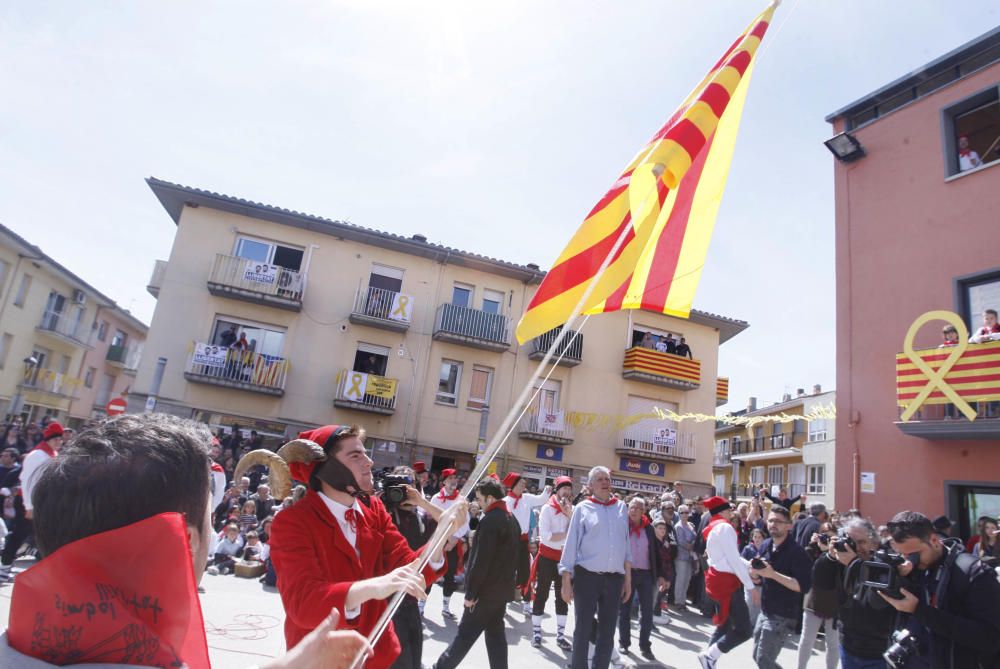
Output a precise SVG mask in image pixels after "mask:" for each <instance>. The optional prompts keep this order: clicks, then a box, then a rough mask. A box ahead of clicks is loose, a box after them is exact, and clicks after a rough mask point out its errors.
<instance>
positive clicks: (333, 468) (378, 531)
mask: <svg viewBox="0 0 1000 669" xmlns="http://www.w3.org/2000/svg"><path fill="white" fill-rule="evenodd" d="M364 437H365V432H364V430H363V429H362V428H360V427H359V426H356V425H354V426H346V425H327V426H324V427H321V428H318V429H315V430H310V431H307V432H302V433H301V434H299V438H300V439H306V440H309V441H312V442H314V443H316V444H318V445H319V446H320V447H321V448H322V449H323V451H324V453H325V455H326V458H325V460H322V461H319V462H315V461H314V462H311V463H299V462H295V463H290V467H289V468H290V470H291V474H292V476H293V477H294V478H296V479H298V480H300V481H307V482H308V483H309V491H308V492H307V493H306V495H305V497H303V498H302V500H301V501H300V502H298V503H297V504H295V505H294V506H292V507H290V508H288V509H286V510H284V511H282V512H281V513H280V514H278V516H277V517H276V518H275V519H274V524H273V525H272V527H271V539H270V545H271V561H272V562H273V563H274V567H275V570H276V571H277V573H278V589H279V591H280V592H281V601H282V603H283V604H284V607H285V615H286V619H285V642H286V644H287V645H288V647H289V648H291V647H293V646H295V645H296V644H297V643H298V642H299V640H300V639H302V638H303V637H304V636H306V635H307V634H308V633H309V632H310V631H311V630H312V629H313V628H314V627H316V626H317V625H319V624H320V623H321V622H322V621H323V619H324V618H326V616H327V615H328V614H329V612H330V610H331V609H334V610H336V611H338V612H339V613H340V615H341V620H342V623H341V625H342V626H343V627H346V628H348V629H354V630H357V631H358V632H359V633H361V634H362V635H365V636H367V635H369V634H370V633H371V632H372V630H373V629H374V628H375V625H376V623H377V622H378V620H379V618H380V617H381V616H382V613H383V612H384V611H385V608H386V603H385V601H384V600H386V599H388V598H389V597H391V596H392V595H394V594H395V593H396V592H400V591H402V592H405V593H406V594H409V595H413V596H414V597H416V598H417V599H418V600H421V599H425V598H426V597H427V595H426V593H425V592H424V589H425V588H426V587H427V586H428V585H430V584H431V583H433V582H434V581H435V580H436V579H437V577H438V575H439V573H440V571H441V569H442V567H443V566H444V558H443V556H442V552H441V549H442V548H443V546H444V543H443V542H441V545H440V547H439V548H438V550H436V551H435V552H434V554H432V555H431V559H430V563H429V564H428V566H427V567H426V568H425V569H424V571H423V573H418V572H417V571H416V566H417V565H416V563H417V562H418V561H419V560H420V558H419V556H418V555H417V553H414V552H413V551H412V550H411V549H410V547H409V545H408V544H407V542H406V539H405V538H404V537H403V535H401V534H400V533H399V530H398V529H396V526H395V524H394V523H393V522H392V518H391V516H390V515H389V514H388V512H387V511H386V510H385V507H384V506H383V505H382V502H381V501H380V500H379V499H378V498H376V497H369V494H370V493H371V492H373V490H374V480H373V478H372V472H371V469H372V461H371V459H370V458H369V457H368V455H367V453H366V452H365V447H364ZM466 508H467V505H466V504H465V503H464V501H463V503H458V504H455V505H454V506H452V507H451V508H450V509H448V511H446V512H445V513H444V514H443V515H442V516H441V520H440V523H439V525H438V529H437V530H436V532H435V534H434V536H433V537H432V538H431V540H430V542H429V544H428V545H434V544H435V543H437V540H438V539H439V538H440V537H441V536H442V534H443V535H444V536H450V535H452V534H454V533H455V532H456V531H457V530H458V528H459V527H461V526H462V525H463V524H464V523H465V516H466ZM399 652H400V646H399V640H398V638H397V637H396V633H395V631H394V630H393V626H392V624H391V623H390V624H389V627H388V628H387V629H386V631H385V632H384V633H383V634H382V636H381V638H380V639H379V640H378V642H377V643H376V644H375V647H374V655H373V656H372V658H371V659H370V660H369V661H368V662H367V663H366V664H365V667H366V668H367V669H386V667H389V666H390V665H391V664H392V663H393V661H394V660H395V659H396V657H397V656H398V655H399Z"/></svg>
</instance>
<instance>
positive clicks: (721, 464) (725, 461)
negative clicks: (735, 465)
mask: <svg viewBox="0 0 1000 669" xmlns="http://www.w3.org/2000/svg"><path fill="white" fill-rule="evenodd" d="M730 465H732V460H731V459H730V456H729V450H728V449H726V450H719V449H715V452H714V453H713V454H712V467H713V468H725V467H729V466H730Z"/></svg>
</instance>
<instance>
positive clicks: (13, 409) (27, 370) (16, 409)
mask: <svg viewBox="0 0 1000 669" xmlns="http://www.w3.org/2000/svg"><path fill="white" fill-rule="evenodd" d="M21 362H23V363H24V376H23V377H22V379H21V383H19V384H17V392H16V393H15V394H14V399H13V400H12V401H11V403H10V417H11V420H13V419H14V417H15V416H17V415H19V414H20V413H21V386H23V385H24V384H25V383H27V381H28V379H29V378H30V377H31V372H32V371H33V370H34V369H35V367H37V366H38V358H36V357H35V356H34V355H29V356H28V357H27V358H25V359H24V360H22V361H21Z"/></svg>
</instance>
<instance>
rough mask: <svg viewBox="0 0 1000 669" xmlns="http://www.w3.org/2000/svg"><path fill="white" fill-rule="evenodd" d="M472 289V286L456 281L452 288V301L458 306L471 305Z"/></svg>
mask: <svg viewBox="0 0 1000 669" xmlns="http://www.w3.org/2000/svg"><path fill="white" fill-rule="evenodd" d="M472 290H473V289H472V286H467V285H465V284H463V283H456V284H455V285H454V287H452V289H451V303H452V304H454V305H455V306H458V307H471V306H472Z"/></svg>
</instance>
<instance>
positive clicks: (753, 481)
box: [750, 465, 767, 486]
mask: <svg viewBox="0 0 1000 669" xmlns="http://www.w3.org/2000/svg"><path fill="white" fill-rule="evenodd" d="M765 476H767V467H765V466H763V465H757V466H756V467H751V468H750V485H752V486H758V485H760V484H761V483H767V481H765V480H764V477H765Z"/></svg>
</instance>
